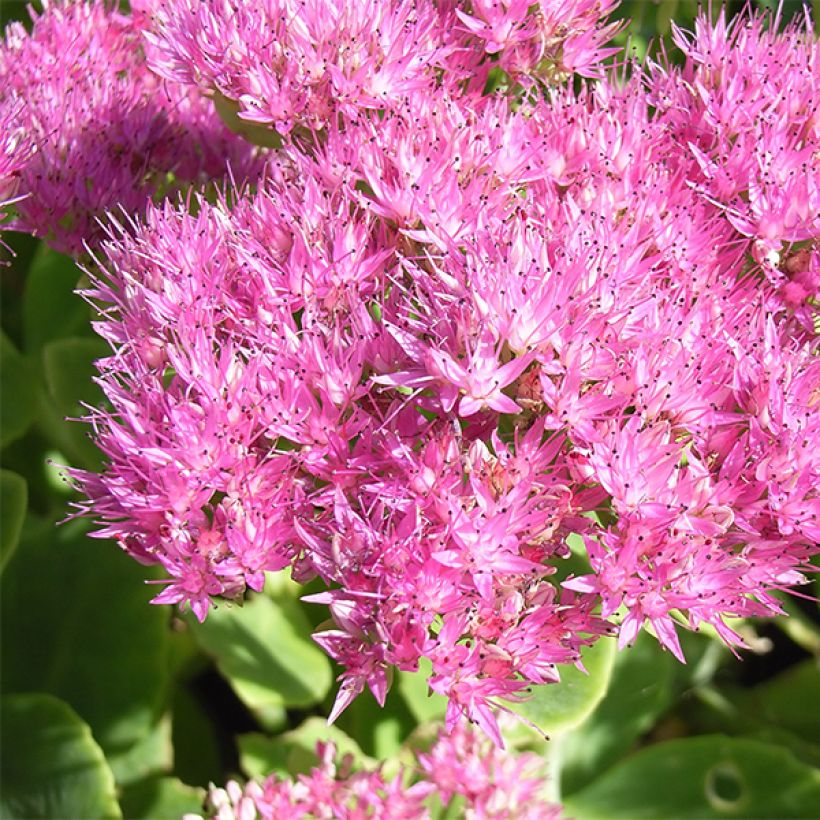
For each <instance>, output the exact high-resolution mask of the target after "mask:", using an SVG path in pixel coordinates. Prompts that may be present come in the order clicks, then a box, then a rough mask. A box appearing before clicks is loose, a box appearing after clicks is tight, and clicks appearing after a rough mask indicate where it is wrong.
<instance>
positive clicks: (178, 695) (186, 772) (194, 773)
mask: <svg viewBox="0 0 820 820" xmlns="http://www.w3.org/2000/svg"><path fill="white" fill-rule="evenodd" d="M171 708H172V712H173V730H172V738H173V749H174V770H173V771H174V774H175V775H176V776H177V777H179V778H181V779H182V780H184V781H185V782H186V783H192V784H196V785H199V786H207V785H208V783H210V782H211V781H213V782H215V783H218V782H221V780H222V770H223V766H222V753H221V752H222V750H221V744H220V740H219V738H218V737H217V732H216V727H215V726H214V723H213V721H211V720H210V719H209V717H208V715H207V714H206V713H205V710H204V709H203V708H202V706H201V704H200V703H199V701H198V699H197V698H195V697H194V696H193V695H192V694H191V692H190V691H189V690H188V687H186V686H177V687H176V688H175V689H174V691H173V700H172V705H171Z"/></svg>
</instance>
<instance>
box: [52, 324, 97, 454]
mask: <svg viewBox="0 0 820 820" xmlns="http://www.w3.org/2000/svg"><path fill="white" fill-rule="evenodd" d="M110 354H111V349H110V348H109V347H108V345H107V344H106V343H105V342H104V341H102V339H96V338H94V339H90V338H89V339H84V338H74V337H72V338H67V339H59V340H57V341H54V342H50V343H49V344H47V345H46V346H45V347H44V348H43V352H42V356H43V369H44V373H45V381H46V386H47V388H48V394H49V398H50V400H51V404H50V405H48V406H46V407H45V408H43V424H44V425H45V426H47V427H48V430H49V433H50V435H51V437H52V439H53V440H54V442H55V443H56V444H57V445H58V446H59V447H60V449H62V450H64V451H65V453H66V455H68V456H69V458H71V459H72V462H73V463H76V464H78V465H80V466H83V467H89V468H95V467H97V466H98V465H99V464H100V463H101V462H102V454H101V453H100V451H99V450H98V449H97V447H96V445H95V444H94V443H93V442H92V441H90V440H89V434H90V430H91V428H90V426H89V425H88V424H85V423H81V422H77V421H68V422H66V421H65V419H77V418H81V417H83V416H85V415H87V413H88V411H87V410H86V408H85V407H84V405H90V406H93V407H96V406H98V405H100V404H101V403H102V402H103V393H102V390H100V388H99V387H98V386H97V384H96V383H95V382H94V381H93V379H94V378H95V377H96V376H97V368H96V367H95V365H94V362H95V361H96V360H97V359H100V358H104V357H105V356H109V355H110Z"/></svg>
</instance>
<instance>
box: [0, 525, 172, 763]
mask: <svg viewBox="0 0 820 820" xmlns="http://www.w3.org/2000/svg"><path fill="white" fill-rule="evenodd" d="M86 530H87V525H86V524H85V522H79V521H75V522H72V523H70V524H67V525H64V526H60V527H55V525H54V524H53V523H52V522H50V521H41V520H38V519H34V518H30V519H29V520H28V521H27V526H26V527H25V528H24V532H23V537H22V539H21V542H20V546H19V548H18V550H17V552H16V553H15V554H14V556H13V557H12V559H11V561H9V564H8V566H7V567H6V570H5V572H4V574H3V577H2V601H0V607H1V611H2V629H3V641H2V649H1V650H0V651H1V653H2V654H1V655H0V657H2V683H3V690H4V691H6V692H15V691H17V692H26V691H29V692H30V691H43V692H49V693H51V694H53V695H55V696H57V697H60V698H62V699H63V700H65V701H67V702H68V703H69V704H70V705H71V706H72V708H74V709H75V710H76V711H77V713H78V714H79V715H80V716H81V717H82V718H83V720H85V721H86V722H87V723H89V724H90V725H91V728H92V730H93V731H94V736H95V737H96V738H97V740H98V742H99V743H100V745H101V746H102V747H103V749H105V750H106V752H109V753H115V752H121V751H124V750H125V749H126V748H128V747H129V746H130V745H131V744H133V743H135V742H136V741H138V740H139V739H141V738H143V737H144V736H145V735H146V734H147V733H148V732H149V731H150V729H151V728H152V727H153V725H154V723H155V719H156V717H157V714H158V712H159V708H160V706H161V703H162V700H163V698H164V694H165V689H166V680H167V676H166V660H165V651H166V635H167V628H166V623H167V618H168V612H167V610H165V611H163V609H161V608H160V607H152V606H149V604H148V600H149V598H150V597H151V595H152V591H151V590H150V589H148V588H146V586H145V584H144V583H143V582H144V579H145V573H146V571H145V569H144V568H143V567H140V565H139V564H137V563H136V562H135V561H134V560H133V559H131V558H129V557H128V556H126V555H125V554H123V552H122V551H121V550H120V549H119V548H118V547H117V546H116V545H115V544H112V543H111V542H107V541H99V540H96V539H90V538H87V537H86Z"/></svg>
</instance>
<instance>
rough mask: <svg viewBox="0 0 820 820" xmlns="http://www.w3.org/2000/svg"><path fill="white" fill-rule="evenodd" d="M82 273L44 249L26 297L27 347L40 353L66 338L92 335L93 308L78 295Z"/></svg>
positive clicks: (30, 276) (36, 261)
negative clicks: (52, 342) (83, 334)
mask: <svg viewBox="0 0 820 820" xmlns="http://www.w3.org/2000/svg"><path fill="white" fill-rule="evenodd" d="M80 275H81V271H80V269H79V268H78V267H77V265H76V264H75V263H74V260H73V259H71V257H69V256H64V255H63V254H61V253H57V251H53V250H51V249H50V248H49V247H48V246H47V245H44V244H43V245H40V246H39V248H38V249H37V252H36V253H35V255H34V259H33V260H32V263H31V268H30V269H29V272H28V276H27V279H26V290H25V295H24V297H23V333H24V342H25V344H24V347H25V350H26V351H27V352H32V351H34V350H39V349H40V348H41V347H43V346H44V345H45V344H47V343H48V342H51V341H53V340H54V339H60V338H62V337H63V336H74V335H80V334H82V333H83V331H86V332H89V333H90V332H91V325H90V322H89V318H90V317H89V308H88V305H87V304H86V303H85V302H84V301H83V299H82V298H81V297H80V296H78V295H77V294H76V293H75V292H74V291H75V289H76V288H77V282H78V280H79V278H80Z"/></svg>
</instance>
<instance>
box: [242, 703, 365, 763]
mask: <svg viewBox="0 0 820 820" xmlns="http://www.w3.org/2000/svg"><path fill="white" fill-rule="evenodd" d="M319 741H323V742H328V741H331V742H333V743H334V744H335V746H336V752H337V754H338V755H339V756H344V755H348V754H349V755H352V756H353V761H354V765H356V766H358V767H363V768H367V767H373V768H375V766H376V761H375V760H373V759H372V758H370V757H368V756H367V755H365V753H364V752H363V751H362V750H361V747H360V746H359V745H358V744H357V743H356V741H355V740H353V739H352V738H351V737H350V736H349V735H347V734H345V733H344V732H343V731H342V730H341V729H339V728H338V727H336V726H328V725H327V721H326V720H325V719H324V718H319V717H311V718H308V719H307V720H306V721H305V722H304V723H303V724H302V725H301V726H299V727H298V728H296V729H294V730H293V731H290V732H285V733H284V734H282V735H278V736H277V737H268V736H266V735H262V734H257V733H252V734H247V735H241V736H240V738H239V760H240V763H241V765H242V771H243V772H244V773H245V774H246V775H248V776H249V777H264V776H266V775H268V774H271V773H274V772H275V773H277V774H280V775H283V776H287V775H291V776H293V775H296V774H299V773H302V772H308V771H310V770H311V769H312V768H313V767H314V766H316V765H318V763H319V757H318V755H317V754H316V744H317V743H318V742H319Z"/></svg>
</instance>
